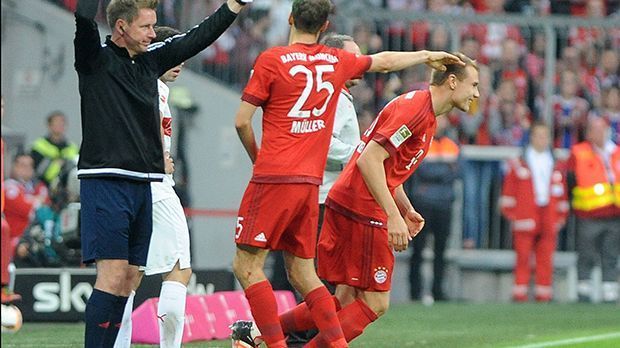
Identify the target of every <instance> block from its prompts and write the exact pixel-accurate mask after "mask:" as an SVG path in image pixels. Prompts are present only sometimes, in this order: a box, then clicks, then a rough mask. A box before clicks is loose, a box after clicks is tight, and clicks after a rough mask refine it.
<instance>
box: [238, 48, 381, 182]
mask: <svg viewBox="0 0 620 348" xmlns="http://www.w3.org/2000/svg"><path fill="white" fill-rule="evenodd" d="M370 64H371V58H370V57H368V56H357V55H355V54H352V53H349V52H347V51H343V50H341V49H337V48H332V47H326V46H323V45H319V44H293V45H291V46H283V47H273V48H271V49H269V50H267V51H265V52H263V53H262V54H261V55H260V56H259V57H258V58H257V59H256V63H255V64H254V70H253V72H252V75H251V76H250V80H249V82H248V84H247V86H246V87H245V89H244V91H243V96H242V97H241V99H242V100H244V101H246V102H248V103H250V104H252V105H255V106H260V107H262V109H263V127H262V129H263V134H262V141H261V146H260V150H259V152H258V157H257V159H256V162H255V163H254V173H253V176H252V181H253V182H257V183H311V184H316V185H320V184H321V183H322V178H323V169H324V167H325V162H326V160H327V150H328V148H329V142H330V139H331V134H332V128H333V124H334V114H335V112H336V104H337V103H338V93H340V90H341V89H342V87H343V86H344V83H345V82H346V81H347V80H350V79H352V78H356V77H359V76H361V75H362V74H363V73H364V72H366V71H367V70H368V68H369V67H370Z"/></svg>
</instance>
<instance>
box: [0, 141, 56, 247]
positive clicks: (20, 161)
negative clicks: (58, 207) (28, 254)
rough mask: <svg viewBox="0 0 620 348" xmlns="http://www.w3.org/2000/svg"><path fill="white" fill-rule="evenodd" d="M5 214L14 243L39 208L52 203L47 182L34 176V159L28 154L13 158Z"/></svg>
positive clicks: (6, 189) (5, 186)
mask: <svg viewBox="0 0 620 348" xmlns="http://www.w3.org/2000/svg"><path fill="white" fill-rule="evenodd" d="M4 189H5V195H6V196H5V199H6V207H5V212H4V213H5V215H6V220H7V222H8V223H9V227H10V228H11V238H12V239H13V241H12V243H13V245H16V244H17V241H18V240H19V238H21V236H22V234H23V233H24V230H25V229H26V228H27V227H28V226H29V225H30V224H31V223H32V222H33V221H34V219H35V216H36V213H37V211H38V210H39V209H41V208H45V207H46V205H47V204H49V203H50V200H49V195H48V190H47V187H46V186H45V184H44V183H43V182H41V181H39V180H37V179H36V178H35V176H34V161H33V159H32V157H31V156H30V155H28V154H23V153H22V154H17V155H16V156H15V159H14V160H13V165H12V168H11V177H10V178H9V179H7V180H5V181H4Z"/></svg>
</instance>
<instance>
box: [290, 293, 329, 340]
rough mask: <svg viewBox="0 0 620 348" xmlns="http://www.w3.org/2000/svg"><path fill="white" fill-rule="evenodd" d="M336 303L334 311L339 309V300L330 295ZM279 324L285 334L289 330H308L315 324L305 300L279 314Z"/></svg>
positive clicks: (314, 326) (313, 327) (314, 327)
mask: <svg viewBox="0 0 620 348" xmlns="http://www.w3.org/2000/svg"><path fill="white" fill-rule="evenodd" d="M332 299H333V300H334V304H335V305H336V312H337V311H339V310H340V301H338V298H336V296H332ZM280 325H282V331H284V333H285V334H288V333H289V332H297V331H308V330H311V329H316V324H315V323H314V320H312V315H310V309H309V308H308V305H307V304H306V302H302V303H300V304H298V305H297V306H296V307H295V308H293V309H290V310H288V311H287V312H285V313H282V314H281V315H280Z"/></svg>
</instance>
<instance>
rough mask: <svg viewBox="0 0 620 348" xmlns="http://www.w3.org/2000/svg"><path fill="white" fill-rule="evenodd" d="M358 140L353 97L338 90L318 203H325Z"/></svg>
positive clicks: (357, 124) (344, 91)
mask: <svg viewBox="0 0 620 348" xmlns="http://www.w3.org/2000/svg"><path fill="white" fill-rule="evenodd" d="M359 142H360V126H359V123H358V121H357V113H356V112H355V107H354V106H353V97H352V96H351V94H349V93H348V92H347V91H346V90H345V89H343V90H342V91H340V96H339V97H338V106H337V107H336V115H335V118H334V130H333V131H332V139H331V141H330V143H329V152H328V153H327V164H326V166H325V173H323V184H322V185H321V186H320V187H319V203H320V204H323V203H325V199H326V198H327V193H328V192H329V190H330V189H331V188H332V186H333V185H334V182H336V179H338V176H339V175H340V173H341V172H342V169H343V168H344V166H345V165H346V164H347V163H348V162H349V160H350V159H351V157H352V156H353V152H355V148H356V147H357V145H358V144H359Z"/></svg>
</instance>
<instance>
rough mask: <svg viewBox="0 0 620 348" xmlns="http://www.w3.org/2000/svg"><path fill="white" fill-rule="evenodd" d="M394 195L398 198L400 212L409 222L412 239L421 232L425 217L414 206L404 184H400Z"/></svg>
mask: <svg viewBox="0 0 620 348" xmlns="http://www.w3.org/2000/svg"><path fill="white" fill-rule="evenodd" d="M394 197H395V199H396V205H398V209H400V214H401V215H402V217H403V219H405V223H406V224H407V229H408V230H409V239H410V240H411V239H413V237H415V236H416V235H417V234H418V233H420V231H421V230H422V228H423V227H424V223H425V221H424V218H423V217H422V215H420V213H418V212H417V211H416V210H415V209H414V208H413V205H412V204H411V201H410V200H409V197H407V194H406V193H405V189H404V188H403V185H400V186H398V187H397V188H396V189H395V190H394Z"/></svg>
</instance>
